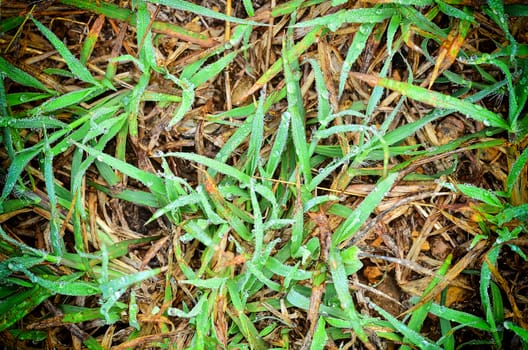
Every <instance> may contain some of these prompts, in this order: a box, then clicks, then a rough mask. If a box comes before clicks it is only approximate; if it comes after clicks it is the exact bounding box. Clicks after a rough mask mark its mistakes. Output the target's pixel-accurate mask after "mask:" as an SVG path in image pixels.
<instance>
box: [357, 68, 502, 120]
mask: <svg viewBox="0 0 528 350" xmlns="http://www.w3.org/2000/svg"><path fill="white" fill-rule="evenodd" d="M353 75H354V77H356V78H358V79H360V80H363V81H366V82H367V83H369V84H370V85H373V86H375V85H379V86H383V87H385V88H388V89H391V90H394V91H397V92H399V93H400V94H402V95H403V96H408V97H410V98H412V99H414V100H417V101H420V102H423V103H427V104H429V105H431V106H434V107H438V108H444V109H451V110H455V111H458V112H460V113H462V114H464V115H466V116H467V117H469V118H472V119H475V120H477V121H480V122H482V123H483V124H484V125H486V126H494V127H499V128H502V129H504V130H510V127H509V125H508V123H506V122H505V121H504V119H503V118H502V117H501V116H499V115H497V114H495V113H493V112H492V111H490V110H487V109H485V108H484V107H482V106H480V105H477V104H474V103H471V102H468V101H465V100H461V99H458V98H455V97H452V96H449V95H444V94H441V93H439V92H436V91H430V90H427V89H425V88H422V87H419V86H415V85H412V84H409V83H404V82H399V81H396V80H392V79H387V78H378V77H374V76H370V75H366V74H360V73H353Z"/></svg>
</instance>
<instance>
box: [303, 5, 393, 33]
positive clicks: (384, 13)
mask: <svg viewBox="0 0 528 350" xmlns="http://www.w3.org/2000/svg"><path fill="white" fill-rule="evenodd" d="M395 13H396V11H395V9H393V8H376V9H375V8H358V9H352V10H344V9H343V10H339V11H338V12H336V13H333V14H331V15H327V16H323V17H318V18H316V19H312V20H308V21H304V22H300V23H297V24H295V25H294V26H293V27H296V28H301V27H313V26H327V27H328V29H330V30H331V31H336V30H337V29H339V27H341V26H342V25H343V24H346V23H379V22H382V21H384V20H386V19H387V18H390V17H391V16H393V15H394V14H395Z"/></svg>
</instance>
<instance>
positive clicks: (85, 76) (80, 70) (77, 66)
mask: <svg viewBox="0 0 528 350" xmlns="http://www.w3.org/2000/svg"><path fill="white" fill-rule="evenodd" d="M31 20H32V21H33V23H35V25H36V26H37V28H38V29H39V30H40V31H41V32H42V34H44V36H45V37H46V38H47V39H48V40H49V41H50V43H51V44H52V45H53V47H54V48H55V49H56V50H57V51H58V52H59V54H60V55H61V56H62V58H64V61H65V62H66V64H67V65H68V68H70V70H71V72H72V73H73V74H75V76H76V77H77V78H79V79H80V80H82V81H85V82H87V83H90V84H93V85H99V82H98V81H97V80H95V78H94V77H93V76H92V74H91V73H90V71H89V70H88V69H87V68H86V67H85V66H84V65H83V64H82V63H81V62H80V61H79V60H78V59H77V58H75V56H74V55H73V54H72V53H71V51H70V50H69V49H68V48H67V47H66V45H65V44H64V43H63V42H62V41H61V40H60V39H59V38H58V37H57V36H56V35H55V34H54V33H53V32H52V31H51V30H49V29H48V28H46V27H45V26H44V25H43V24H42V23H40V22H39V21H37V20H36V19H35V18H31Z"/></svg>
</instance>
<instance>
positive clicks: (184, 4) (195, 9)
mask: <svg viewBox="0 0 528 350" xmlns="http://www.w3.org/2000/svg"><path fill="white" fill-rule="evenodd" d="M148 1H149V2H151V3H153V4H160V5H166V6H169V7H172V8H174V9H177V10H181V11H188V12H192V13H194V14H197V15H200V16H205V17H211V18H215V19H219V20H221V21H226V22H233V23H239V24H250V25H254V26H267V24H264V23H259V22H255V21H249V20H244V19H240V18H237V17H233V16H227V15H224V14H223V13H220V12H216V11H213V10H211V9H208V8H207V7H203V6H199V5H196V4H193V3H190V2H188V1H184V0H148Z"/></svg>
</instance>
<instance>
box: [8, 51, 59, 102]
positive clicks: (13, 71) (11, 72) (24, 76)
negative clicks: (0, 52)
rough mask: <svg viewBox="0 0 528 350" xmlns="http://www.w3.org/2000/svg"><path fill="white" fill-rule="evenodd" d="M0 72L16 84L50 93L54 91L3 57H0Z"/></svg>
mask: <svg viewBox="0 0 528 350" xmlns="http://www.w3.org/2000/svg"><path fill="white" fill-rule="evenodd" d="M0 72H2V73H4V74H5V76H6V77H8V78H9V79H11V80H13V81H14V82H15V83H17V84H20V85H23V86H28V87H32V88H34V89H37V90H43V91H46V92H48V93H51V94H54V93H55V91H53V90H51V89H48V88H47V87H46V85H44V84H42V83H41V82H40V81H39V80H38V79H36V78H34V77H33V76H32V75H30V74H28V73H26V72H24V71H23V70H21V69H19V68H17V67H15V66H13V65H12V64H11V63H9V62H8V61H6V60H5V59H4V58H3V57H0Z"/></svg>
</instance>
